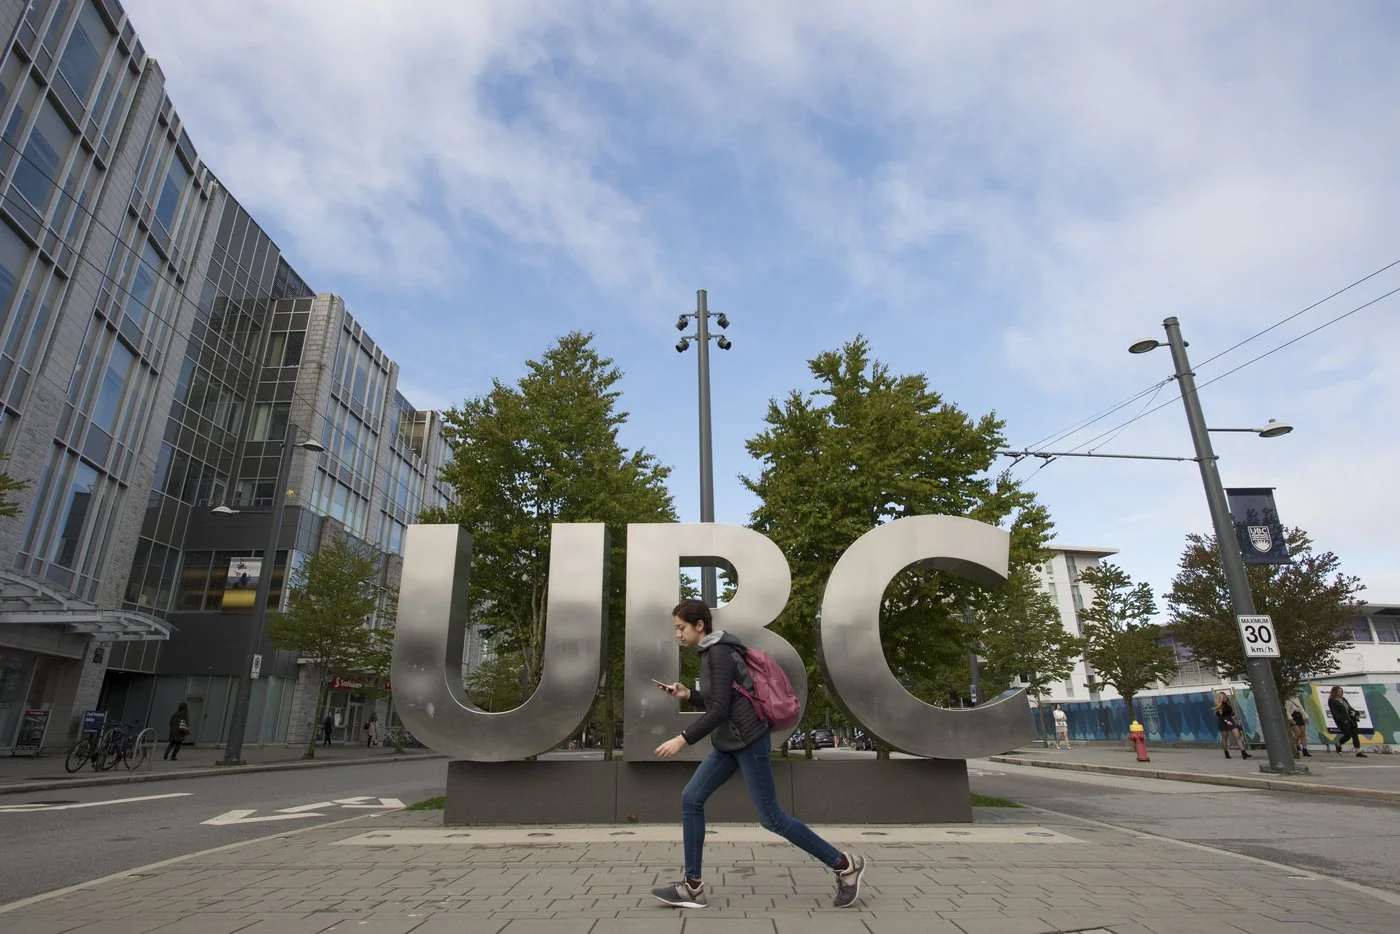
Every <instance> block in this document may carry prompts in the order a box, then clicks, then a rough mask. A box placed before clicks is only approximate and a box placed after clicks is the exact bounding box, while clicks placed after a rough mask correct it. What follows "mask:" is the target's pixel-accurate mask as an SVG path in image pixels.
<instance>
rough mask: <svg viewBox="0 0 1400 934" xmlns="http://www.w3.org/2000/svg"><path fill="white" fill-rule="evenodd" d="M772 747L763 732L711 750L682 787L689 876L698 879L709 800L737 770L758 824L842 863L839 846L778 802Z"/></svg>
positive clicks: (828, 862)
mask: <svg viewBox="0 0 1400 934" xmlns="http://www.w3.org/2000/svg"><path fill="white" fill-rule="evenodd" d="M771 748H772V742H771V740H770V739H769V737H768V736H767V735H765V736H764V737H763V738H762V739H760V740H758V741H756V742H754V743H753V744H752V745H749V746H746V747H744V748H743V749H739V750H737V751H735V752H720V751H719V750H718V749H711V750H710V754H709V755H708V756H706V757H705V760H704V761H703V762H701V763H700V766H699V768H697V769H696V770H695V774H694V775H692V776H691V777H690V781H689V782H687V783H686V786H685V791H683V792H681V830H682V832H683V835H684V839H685V874H686V877H687V878H690V879H699V878H700V857H701V855H702V853H703V851H704V849H705V802H706V801H707V800H708V799H709V797H710V795H712V794H714V793H715V790H716V789H717V788H719V786H720V785H723V784H724V783H725V782H727V781H729V780H730V779H731V778H733V777H734V773H735V772H738V771H742V772H743V773H744V786H745V787H746V788H748V790H749V800H750V801H752V802H753V806H754V810H756V811H757V812H758V820H759V823H761V824H762V825H763V827H764V829H765V830H771V831H772V832H773V833H775V834H777V835H778V836H780V837H785V838H786V839H787V840H788V842H790V843H792V844H793V845H795V846H798V847H800V848H802V849H803V850H806V851H807V852H808V853H810V854H812V855H813V856H815V857H816V858H817V859H819V860H821V861H822V862H823V863H825V864H826V865H828V866H830V867H831V868H833V869H835V868H836V864H837V863H838V862H840V860H841V852H840V851H839V850H837V849H836V847H834V846H832V845H831V844H830V843H827V842H826V841H825V840H823V839H822V838H821V837H819V836H817V835H816V834H815V833H813V832H812V830H811V828H810V827H808V826H807V825H806V824H804V823H802V821H800V820H798V819H796V818H795V817H792V816H790V815H788V814H785V813H783V809H782V808H780V807H778V789H777V787H776V786H775V785H774V784H773V761H772V760H771V759H769V758H768V752H769V750H770V749H771Z"/></svg>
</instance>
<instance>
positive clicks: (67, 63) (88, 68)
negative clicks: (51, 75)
mask: <svg viewBox="0 0 1400 934" xmlns="http://www.w3.org/2000/svg"><path fill="white" fill-rule="evenodd" d="M110 37H111V33H110V32H108V31H107V25H106V24H105V23H103V22H102V17H100V16H99V15H98V13H97V10H95V9H94V8H93V6H92V3H91V0H89V2H87V3H84V4H83V11H82V12H81V13H79V14H78V22H77V23H76V24H75V25H74V26H73V32H72V34H71V35H69V37H68V47H67V48H65V49H64V50H63V58H62V59H61V60H60V61H59V63H58V72H59V74H61V75H62V76H63V80H64V81H67V82H68V86H69V87H70V88H72V89H73V93H75V94H77V95H78V99H79V100H83V101H86V100H87V96H88V92H89V91H91V90H92V83H93V81H95V80H97V66H98V65H99V64H100V61H101V58H102V52H99V51H98V48H99V45H100V47H101V49H102V51H103V52H105V51H106V49H107V45H108V42H109V41H110ZM74 116H79V115H77V114H75V115H74Z"/></svg>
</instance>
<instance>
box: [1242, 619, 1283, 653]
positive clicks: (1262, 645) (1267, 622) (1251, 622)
mask: <svg viewBox="0 0 1400 934" xmlns="http://www.w3.org/2000/svg"><path fill="white" fill-rule="evenodd" d="M1235 618H1236V619H1237V620H1238V621H1239V624H1240V639H1241V641H1243V643H1244V656H1245V658H1278V657H1279V651H1278V636H1277V635H1276V634H1275V633H1274V621H1273V619H1271V618H1270V617H1268V616H1237V617H1235Z"/></svg>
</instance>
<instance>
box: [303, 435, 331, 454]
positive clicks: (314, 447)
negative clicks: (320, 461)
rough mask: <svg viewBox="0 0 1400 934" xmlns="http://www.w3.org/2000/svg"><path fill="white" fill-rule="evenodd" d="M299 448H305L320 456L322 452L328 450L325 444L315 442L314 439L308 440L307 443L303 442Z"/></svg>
mask: <svg viewBox="0 0 1400 934" xmlns="http://www.w3.org/2000/svg"><path fill="white" fill-rule="evenodd" d="M297 447H299V448H305V449H306V450H308V451H310V452H311V453H312V454H320V453H321V452H322V451H324V450H325V449H326V446H325V445H324V444H322V443H321V442H319V441H317V440H315V439H314V438H307V439H306V440H305V441H303V442H301V443H300V444H298V445H297Z"/></svg>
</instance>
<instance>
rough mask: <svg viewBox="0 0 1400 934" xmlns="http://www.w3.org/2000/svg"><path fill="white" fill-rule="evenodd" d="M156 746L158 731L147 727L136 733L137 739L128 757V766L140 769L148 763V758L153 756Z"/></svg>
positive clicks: (132, 744)
mask: <svg viewBox="0 0 1400 934" xmlns="http://www.w3.org/2000/svg"><path fill="white" fill-rule="evenodd" d="M155 748H156V731H155V730H153V729H151V728H150V727H146V728H145V729H144V730H142V731H141V732H140V733H137V734H136V739H134V740H133V741H132V743H131V746H130V748H129V750H128V755H127V757H126V767H127V768H128V769H139V768H141V766H143V765H145V764H146V760H148V759H150V758H151V754H152V753H153V752H154V751H155Z"/></svg>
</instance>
